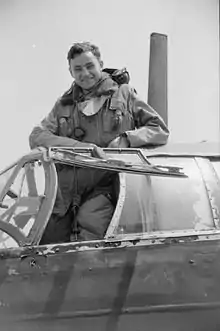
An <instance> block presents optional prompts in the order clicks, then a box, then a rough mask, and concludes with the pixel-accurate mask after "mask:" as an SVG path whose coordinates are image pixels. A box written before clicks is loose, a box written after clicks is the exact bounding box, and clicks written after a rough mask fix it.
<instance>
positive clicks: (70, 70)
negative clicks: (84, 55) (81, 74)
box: [69, 66, 75, 78]
mask: <svg viewBox="0 0 220 331" xmlns="http://www.w3.org/2000/svg"><path fill="white" fill-rule="evenodd" d="M69 72H70V75H71V76H72V77H73V78H75V77H74V74H73V72H72V69H71V67H70V66H69Z"/></svg>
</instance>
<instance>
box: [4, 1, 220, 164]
mask: <svg viewBox="0 0 220 331" xmlns="http://www.w3.org/2000/svg"><path fill="white" fill-rule="evenodd" d="M218 24H219V1H218V0H184V1H183V0H136V1H130V0H111V1H110V0H93V1H90V0H87V1H86V0H0V41H1V46H0V102H1V107H0V115H1V119H0V148H1V157H0V161H1V164H0V169H2V168H3V167H4V166H6V165H8V164H9V163H10V162H12V161H14V160H16V159H17V158H18V157H20V156H21V155H22V154H24V153H26V152H27V151H28V150H29V145H28V136H29V133H30V132H31V130H32V128H33V126H34V125H35V124H37V123H38V122H39V121H40V120H41V119H42V118H43V117H44V116H45V115H46V114H47V113H48V112H49V111H50V110H51V109H52V107H53V105H54V103H55V101H56V99H57V98H58V97H59V96H60V95H61V94H62V93H63V92H64V91H65V90H67V89H68V88H69V86H70V84H71V77H70V74H69V72H68V65H67V61H66V55H67V52H68V49H69V47H70V46H71V44H72V43H74V42H76V41H85V40H86V41H91V42H93V43H95V44H97V45H98V46H99V47H100V49H101V53H102V58H103V60H104V65H105V66H106V67H113V68H122V67H124V66H126V67H127V69H128V70H129V72H130V75H131V84H132V85H133V86H135V88H136V89H137V91H138V92H139V94H140V95H141V96H142V98H143V99H144V100H145V101H147V88H148V65H149V45H150V34H151V33H152V32H158V33H163V34H167V36H168V117H169V128H170V130H171V136H170V142H197V141H202V140H208V141H216V140H219V135H220V133H219V132H220V129H219V128H220V123H219V122H220V118H219V117H220V116H219V25H218Z"/></svg>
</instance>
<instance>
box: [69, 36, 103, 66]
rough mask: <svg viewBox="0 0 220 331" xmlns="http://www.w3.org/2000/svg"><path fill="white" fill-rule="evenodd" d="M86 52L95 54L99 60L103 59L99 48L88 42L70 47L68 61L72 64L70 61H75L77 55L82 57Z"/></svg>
mask: <svg viewBox="0 0 220 331" xmlns="http://www.w3.org/2000/svg"><path fill="white" fill-rule="evenodd" d="M85 52H91V53H93V54H94V55H95V56H96V57H97V59H98V60H100V58H101V53H100V50H99V48H98V47H97V46H96V45H94V44H91V43H90V42H88V41H84V42H82V43H74V44H73V45H72V46H71V47H70V49H69V52H68V54H67V60H68V61H69V62H70V60H72V59H74V58H75V57H76V56H77V55H80V54H82V53H85Z"/></svg>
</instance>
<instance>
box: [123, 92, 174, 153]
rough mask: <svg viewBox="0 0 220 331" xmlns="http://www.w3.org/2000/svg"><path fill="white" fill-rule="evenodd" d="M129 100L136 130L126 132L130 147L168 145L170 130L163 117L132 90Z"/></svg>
mask: <svg viewBox="0 0 220 331" xmlns="http://www.w3.org/2000/svg"><path fill="white" fill-rule="evenodd" d="M128 98H129V100H128V102H129V108H130V109H131V111H132V113H133V117H134V122H135V130H130V131H126V134H127V138H128V140H129V143H130V147H141V146H147V145H164V144H166V143H167V140H168V137H169V130H168V128H167V126H166V124H165V123H164V121H163V119H162V117H161V116H160V115H159V114H158V113H157V112H156V111H155V110H154V109H153V108H152V107H151V106H150V105H148V104H147V103H145V102H144V101H142V100H141V99H140V98H139V97H138V95H137V94H136V92H135V91H134V90H133V89H132V88H130V90H129V97H128Z"/></svg>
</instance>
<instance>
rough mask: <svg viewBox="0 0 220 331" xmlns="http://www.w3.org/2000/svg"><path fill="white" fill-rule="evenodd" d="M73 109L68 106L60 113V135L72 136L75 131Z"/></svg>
mask: <svg viewBox="0 0 220 331" xmlns="http://www.w3.org/2000/svg"><path fill="white" fill-rule="evenodd" d="M72 114H73V109H72V107H71V106H66V107H64V108H63V109H62V112H61V113H60V114H59V118H58V123H59V136H62V137H71V136H72V133H73V129H74V128H73V117H72Z"/></svg>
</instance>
